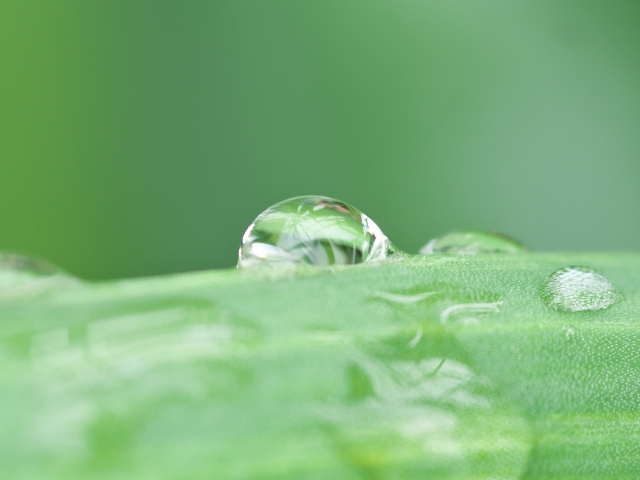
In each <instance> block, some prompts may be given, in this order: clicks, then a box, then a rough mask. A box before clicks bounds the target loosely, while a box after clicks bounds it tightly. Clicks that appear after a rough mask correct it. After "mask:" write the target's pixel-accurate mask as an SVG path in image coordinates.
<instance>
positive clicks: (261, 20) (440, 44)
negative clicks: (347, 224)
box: [0, 0, 640, 279]
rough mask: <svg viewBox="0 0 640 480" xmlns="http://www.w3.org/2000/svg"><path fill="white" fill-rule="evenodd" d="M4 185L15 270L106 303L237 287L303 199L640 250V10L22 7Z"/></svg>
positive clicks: (405, 221) (417, 241)
mask: <svg viewBox="0 0 640 480" xmlns="http://www.w3.org/2000/svg"><path fill="white" fill-rule="evenodd" d="M0 162H1V165H0V166H1V169H0V222H1V223H0V246H1V247H2V248H4V249H10V250H21V251H26V252H31V253H35V254H38V255H41V256H44V257H46V258H49V259H50V260H52V261H54V262H56V263H58V264H61V265H62V266H64V267H65V268H67V269H68V270H70V271H71V272H73V273H76V274H78V275H80V276H82V277H86V278H92V279H98V278H113V277H125V276H137V275H149V274H159V273H165V272H177V271H188V270H196V269H207V268H223V267H231V266H233V265H234V264H235V261H236V258H235V257H236V252H237V247H238V245H239V240H240V237H241V235H242V233H243V231H244V229H245V228H246V226H247V225H248V224H249V223H250V222H251V220H252V219H253V218H254V217H255V216H256V215H257V214H258V213H260V212H261V211H262V210H263V209H264V208H266V207H267V206H269V205H270V204H272V203H275V202H277V201H279V200H282V199H284V198H287V197H291V196H295V195H302V194H323V195H328V196H333V197H337V198H340V199H342V200H345V201H347V202H349V203H352V204H354V205H355V206H357V207H359V208H361V209H362V210H364V211H365V212H366V213H367V214H368V215H370V216H371V217H372V218H373V219H374V220H375V221H376V222H377V223H378V224H379V225H380V226H381V227H382V228H383V230H384V231H385V233H387V235H388V236H390V237H391V238H392V240H393V241H394V242H395V243H396V244H397V245H398V246H399V247H400V248H402V249H404V250H406V251H410V252H415V251H417V250H418V249H419V248H420V246H421V245H422V244H424V243H425V242H426V241H427V240H428V239H429V238H431V237H432V236H435V235H439V234H442V233H444V232H447V231H449V230H452V229H456V228H465V227H475V228H482V229H495V230H499V231H502V232H504V233H507V234H509V235H512V236H514V237H516V238H519V239H521V240H522V241H524V242H525V243H526V244H528V245H529V246H530V247H531V248H533V249H540V250H569V249H571V250H585V249H588V250H596V249H609V250H618V249H626V250H629V249H639V248H640V221H639V215H638V214H639V209H640V208H639V207H640V2H638V1H637V0H609V1H607V2H603V1H601V0H597V1H594V0H535V1H533V0H531V1H524V2H513V1H510V0H503V1H497V0H491V1H489V0H440V1H427V0H421V1H417V0H414V1H409V0H393V1H382V2H381V1H373V0H347V1H345V0H335V1H333V0H331V1H330V0H321V1H310V2H300V1H298V0H287V1H282V0H255V1H248V0H241V1H237V0H224V1H222V0H207V1H195V0H191V1H187V2H176V1H173V0H149V1H140V0H119V1H109V2H96V1H92V2H87V1H80V0H78V1H73V2H71V1H62V0H56V1H38V2H36V1H31V0H21V1H5V2H0Z"/></svg>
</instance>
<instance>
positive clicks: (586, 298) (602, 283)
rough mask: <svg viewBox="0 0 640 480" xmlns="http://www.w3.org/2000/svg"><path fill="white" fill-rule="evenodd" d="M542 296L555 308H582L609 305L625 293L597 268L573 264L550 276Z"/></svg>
mask: <svg viewBox="0 0 640 480" xmlns="http://www.w3.org/2000/svg"><path fill="white" fill-rule="evenodd" d="M540 297H541V298H542V300H543V301H544V302H545V303H546V304H547V305H549V306H550V307H552V308H554V309H555V310H561V311H566V312H580V311H584V310H602V309H603V308H608V307H610V306H611V305H613V304H614V303H616V302H617V301H619V300H621V299H622V294H620V292H618V290H617V289H616V287H614V286H613V285H612V284H611V282H609V280H608V279H607V278H606V277H605V276H604V275H601V274H600V273H598V272H596V271H595V270H594V269H592V268H589V267H583V266H573V267H564V268H561V269H559V270H556V271H555V272H554V273H552V274H551V275H550V276H549V277H547V279H546V280H545V281H544V283H543V285H542V288H541V290H540Z"/></svg>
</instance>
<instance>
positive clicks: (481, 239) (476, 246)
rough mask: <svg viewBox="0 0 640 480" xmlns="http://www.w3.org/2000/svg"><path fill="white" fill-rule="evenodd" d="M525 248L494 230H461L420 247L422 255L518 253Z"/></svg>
mask: <svg viewBox="0 0 640 480" xmlns="http://www.w3.org/2000/svg"><path fill="white" fill-rule="evenodd" d="M523 250H525V247H524V245H522V244H521V243H520V242H518V241H516V240H514V239H512V238H509V237H507V236H506V235H502V234H501V233H496V232H481V231H478V230H463V231H460V232H452V233H448V234H447V235H444V236H443V237H440V238H434V239H433V240H431V241H430V242H429V243H427V244H426V245H425V246H424V247H422V248H421V249H420V253H421V254H423V255H429V254H431V253H457V254H466V255H476V254H478V253H519V252H522V251H523Z"/></svg>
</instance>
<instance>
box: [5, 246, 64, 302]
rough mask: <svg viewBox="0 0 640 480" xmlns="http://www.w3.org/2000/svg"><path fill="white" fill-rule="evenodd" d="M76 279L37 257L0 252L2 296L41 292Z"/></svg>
mask: <svg viewBox="0 0 640 480" xmlns="http://www.w3.org/2000/svg"><path fill="white" fill-rule="evenodd" d="M69 280H72V281H74V282H75V279H74V278H73V277H71V276H70V275H68V274H67V273H66V272H65V271H64V270H62V269H60V268H58V267H57V266H55V265H53V264H51V263H49V262H47V261H46V260H42V259H40V258H36V257H30V256H26V255H20V254H17V253H6V252H0V295H3V294H11V295H12V294H15V293H26V292H32V291H39V290H41V289H42V288H47V287H48V286H50V285H54V284H59V283H64V282H68V281H69Z"/></svg>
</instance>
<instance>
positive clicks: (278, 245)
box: [238, 196, 396, 267]
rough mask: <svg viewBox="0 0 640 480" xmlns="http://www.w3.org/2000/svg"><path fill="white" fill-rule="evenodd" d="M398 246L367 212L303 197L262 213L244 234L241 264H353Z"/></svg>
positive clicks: (375, 256) (335, 202)
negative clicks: (395, 245) (394, 244)
mask: <svg viewBox="0 0 640 480" xmlns="http://www.w3.org/2000/svg"><path fill="white" fill-rule="evenodd" d="M395 251H396V248H395V247H394V246H393V244H392V243H391V242H390V241H389V239H388V238H387V237H386V236H385V235H384V233H382V231H381V230H380V228H378V226H377V225H376V224H375V223H374V222H373V221H372V220H371V219H370V218H369V217H367V216H366V215H365V214H364V213H362V212H361V211H359V210H357V209H356V208H354V207H352V206H351V205H348V204H346V203H343V202H340V201H338V200H334V199H333V198H327V197H318V196H304V197H295V198H290V199H288V200H285V201H283V202H280V203H276V204H275V205H273V206H272V207H269V208H268V209H267V210H265V211H264V212H262V213H261V214H260V215H259V216H258V218H256V219H255V220H254V222H253V223H252V224H251V225H250V226H249V228H248V229H247V231H246V232H245V234H244V236H243V237H242V246H241V247H240V252H239V256H238V267H249V266H254V265H265V264H266V265H272V266H287V265H297V264H303V263H307V264H312V265H350V264H354V263H362V262H368V261H372V260H378V259H382V258H385V257H387V256H388V255H391V254H392V253H394V252H395Z"/></svg>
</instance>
